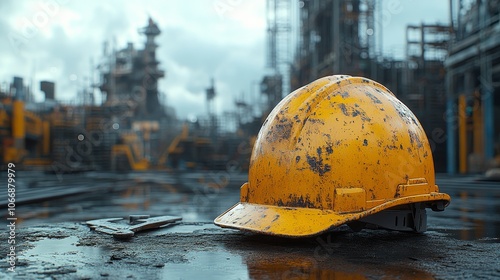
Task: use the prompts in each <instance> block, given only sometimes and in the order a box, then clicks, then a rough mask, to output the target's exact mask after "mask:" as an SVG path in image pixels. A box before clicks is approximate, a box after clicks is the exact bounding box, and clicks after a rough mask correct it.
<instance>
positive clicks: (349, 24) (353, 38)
mask: <svg viewBox="0 0 500 280" xmlns="http://www.w3.org/2000/svg"><path fill="white" fill-rule="evenodd" d="M302 3H303V6H302V8H301V10H300V16H299V20H300V38H299V42H298V48H297V52H296V55H295V63H294V64H293V67H292V79H291V87H292V89H296V88H298V87H300V86H302V85H305V84H307V83H309V82H311V81H313V80H315V79H317V78H318V77H322V76H327V75H333V74H347V75H355V76H366V77H374V76H376V73H377V67H376V63H375V62H376V55H377V54H376V50H375V1H368V0H341V1H333V0H329V1H319V0H311V1H304V2H302Z"/></svg>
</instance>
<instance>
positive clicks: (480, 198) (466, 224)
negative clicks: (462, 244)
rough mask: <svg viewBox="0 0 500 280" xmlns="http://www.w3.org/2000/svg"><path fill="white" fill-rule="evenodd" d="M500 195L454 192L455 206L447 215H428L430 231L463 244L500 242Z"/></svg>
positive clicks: (480, 192)
mask: <svg viewBox="0 0 500 280" xmlns="http://www.w3.org/2000/svg"><path fill="white" fill-rule="evenodd" d="M499 191H500V189H499V190H496V189H495V190H485V189H477V190H474V191H472V190H461V191H455V192H450V194H451V195H452V202H451V204H450V206H449V207H448V208H447V209H446V210H445V211H444V212H436V213H433V212H431V211H429V212H428V213H429V223H430V224H431V226H430V229H431V230H435V231H437V232H439V233H443V234H446V235H447V236H449V237H452V238H455V239H459V240H470V241H472V240H478V241H482V242H500V200H499V199H498V193H499Z"/></svg>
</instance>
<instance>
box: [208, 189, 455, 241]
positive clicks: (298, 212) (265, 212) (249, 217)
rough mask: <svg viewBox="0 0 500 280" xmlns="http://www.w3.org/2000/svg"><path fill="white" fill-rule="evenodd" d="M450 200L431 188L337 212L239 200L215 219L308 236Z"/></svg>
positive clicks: (242, 226)
mask: <svg viewBox="0 0 500 280" xmlns="http://www.w3.org/2000/svg"><path fill="white" fill-rule="evenodd" d="M436 201H444V202H445V205H448V204H449V202H450V196H449V195H447V194H445V193H436V192H432V193H430V194H421V195H414V196H407V197H402V198H396V199H393V200H390V201H387V202H385V203H383V204H381V205H379V206H376V207H374V208H371V209H369V210H367V211H362V212H357V213H345V214H342V213H336V212H334V211H332V210H321V209H314V208H299V207H283V206H275V205H262V204H253V203H247V202H239V203H237V204H235V205H234V206H233V207H231V208H230V209H228V210H227V211H226V212H224V213H222V214H221V215H220V216H218V217H217V218H216V219H215V220H214V223H215V224H216V225H218V226H220V227H224V228H234V229H239V230H246V231H251V232H256V233H262V234H268V235H276V236H283V237H308V236H314V235H318V234H321V233H323V232H325V231H327V230H329V229H331V228H334V227H338V226H340V225H342V224H345V223H348V222H351V221H356V220H359V219H361V218H363V217H366V216H369V215H372V214H375V213H378V212H381V211H383V210H386V209H388V208H391V207H394V206H398V205H404V204H411V203H417V202H426V203H429V204H432V202H436Z"/></svg>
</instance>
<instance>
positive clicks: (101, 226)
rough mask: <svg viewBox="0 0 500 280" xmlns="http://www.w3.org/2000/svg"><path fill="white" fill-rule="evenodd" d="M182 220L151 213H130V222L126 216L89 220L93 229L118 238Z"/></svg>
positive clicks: (131, 235)
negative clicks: (150, 214)
mask: <svg viewBox="0 0 500 280" xmlns="http://www.w3.org/2000/svg"><path fill="white" fill-rule="evenodd" d="M180 220H182V218H181V217H177V216H158V217H153V218H151V217H150V216H149V215H130V216H129V217H128V222H126V223H123V221H125V219H124V218H109V219H98V220H91V221H87V222H86V224H87V225H88V226H89V227H90V229H91V230H95V231H98V232H102V233H106V234H110V235H113V237H114V238H117V239H128V238H131V237H133V236H134V235H135V233H136V232H138V231H144V230H148V229H156V228H160V227H163V226H165V225H167V224H173V223H175V222H177V221H180Z"/></svg>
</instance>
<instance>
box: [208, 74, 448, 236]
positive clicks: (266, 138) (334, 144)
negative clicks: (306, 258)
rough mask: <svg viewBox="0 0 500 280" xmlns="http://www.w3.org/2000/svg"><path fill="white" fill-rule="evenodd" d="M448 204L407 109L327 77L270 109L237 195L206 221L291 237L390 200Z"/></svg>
mask: <svg viewBox="0 0 500 280" xmlns="http://www.w3.org/2000/svg"><path fill="white" fill-rule="evenodd" d="M449 201H450V197H449V195H447V194H444V193H440V192H439V189H438V186H437V185H436V184H435V178H434V164H433V160H432V151H431V149H430V146H429V142H428V140H427V137H426V135H425V132H424V130H423V128H422V126H421V125H420V123H419V122H418V120H417V118H416V117H415V116H414V115H413V113H412V112H411V111H410V110H409V109H408V108H407V107H406V106H405V105H404V104H403V103H402V102H401V101H399V100H398V99H397V98H396V97H395V96H394V95H393V94H392V93H391V92H390V91H389V90H388V89H387V88H385V87H384V86H382V85H380V84H378V83H376V82H374V81H371V80H369V79H365V78H359V77H350V76H330V77H325V78H321V79H319V80H316V81H314V82H312V83H311V84H309V85H306V86H304V87H302V88H299V89H297V90H296V91H294V92H292V93H291V94H289V95H288V96H286V97H285V98H284V99H283V100H282V101H281V102H280V103H279V104H278V105H277V106H276V107H275V108H274V109H273V111H272V112H271V113H270V115H269V116H268V117H267V119H266V121H265V122H264V124H263V126H262V128H261V130H260V132H259V135H258V137H257V140H256V142H255V145H254V147H253V151H252V155H251V159H250V169H249V181H248V182H247V183H245V184H244V185H243V186H242V187H241V190H240V202H239V203H237V204H236V205H234V206H233V207H231V208H230V209H229V210H227V211H226V212H224V213H222V214H221V215H220V216H219V217H217V218H216V219H215V221H214V222H215V224H217V225H219V226H221V227H228V228H236V229H242V230H248V231H254V232H259V233H265V234H272V235H279V236H287V237H301V236H311V235H316V234H319V233H322V232H324V231H326V230H328V229H330V228H332V227H336V226H339V225H342V224H345V223H348V222H352V221H356V220H359V219H361V218H363V217H367V216H369V215H372V214H375V213H378V212H380V211H383V210H386V209H389V208H394V207H395V206H400V205H409V204H414V203H423V205H425V207H432V208H433V209H434V208H440V209H439V210H442V209H443V208H444V207H445V206H447V205H448V204H449ZM438 204H439V205H441V206H440V207H435V206H436V205H438ZM424 211H425V209H424Z"/></svg>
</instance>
